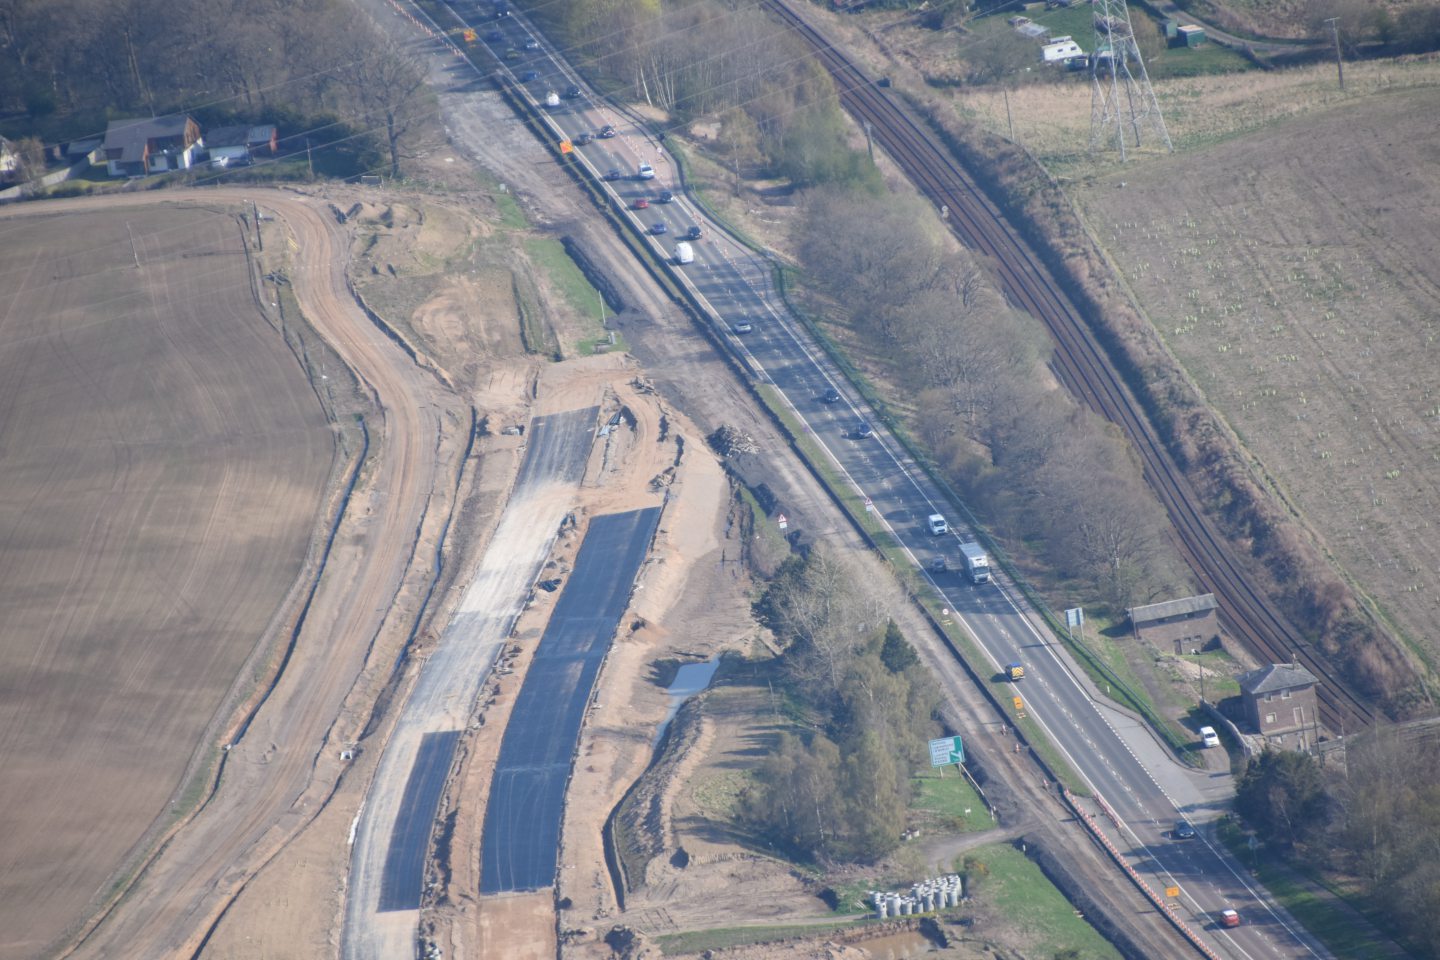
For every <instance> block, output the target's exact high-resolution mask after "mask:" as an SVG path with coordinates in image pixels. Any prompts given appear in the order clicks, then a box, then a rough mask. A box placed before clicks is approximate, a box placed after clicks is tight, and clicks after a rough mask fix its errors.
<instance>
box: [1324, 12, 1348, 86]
mask: <svg viewBox="0 0 1440 960" xmlns="http://www.w3.org/2000/svg"><path fill="white" fill-rule="evenodd" d="M1325 22H1326V23H1328V24H1330V36H1331V37H1333V38H1334V40H1335V71H1336V72H1337V73H1338V74H1339V75H1340V92H1341V93H1344V92H1345V61H1344V60H1342V59H1340V18H1339V17H1331V18H1330V19H1328V20H1326V21H1325Z"/></svg>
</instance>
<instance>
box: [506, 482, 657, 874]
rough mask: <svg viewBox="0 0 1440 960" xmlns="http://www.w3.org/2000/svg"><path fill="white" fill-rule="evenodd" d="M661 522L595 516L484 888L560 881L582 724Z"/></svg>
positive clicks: (551, 633)
mask: <svg viewBox="0 0 1440 960" xmlns="http://www.w3.org/2000/svg"><path fill="white" fill-rule="evenodd" d="M659 521H660V508H659V507H646V508H645V509H643V510H631V511H629V512H628V513H612V514H607V515H605V516H601V517H596V518H595V519H594V520H592V521H591V522H590V529H589V531H588V532H587V533H586V535H585V542H584V544H582V545H581V547H580V554H579V556H578V557H577V558H576V560H575V570H574V572H573V573H572V574H571V575H570V580H569V582H568V583H567V584H566V585H565V591H564V593H563V594H561V596H560V600H559V602H558V603H556V605H555V612H554V613H552V614H551V616H550V622H549V624H548V625H547V626H546V628H545V634H544V636H542V637H541V638H540V644H539V646H538V647H537V648H536V651H535V659H534V661H533V662H532V663H531V664H530V670H529V672H528V673H527V674H526V676H525V685H524V686H523V687H521V688H520V694H519V696H518V697H517V698H516V700H515V709H514V711H513V712H512V713H511V715H510V723H509V724H508V725H507V726H506V728H505V739H504V740H503V741H502V743H501V745H500V761H499V763H498V764H497V765H496V768H495V775H494V777H493V778H492V780H491V785H490V802H489V804H488V806H487V807H486V809H485V832H484V837H483V840H482V842H481V853H480V892H481V893H482V894H492V893H506V892H511V891H518V890H536V889H539V888H541V887H548V886H550V885H552V884H554V882H555V863H556V856H557V853H558V850H559V844H560V820H561V816H562V814H563V810H564V802H565V784H566V782H567V780H568V779H569V776H570V761H571V757H572V755H573V754H574V752H575V743H576V741H577V739H578V737H579V735H580V723H581V721H582V720H583V719H584V716H585V706H586V704H587V703H588V702H589V700H590V691H591V689H592V688H593V686H594V684H595V677H596V675H597V674H598V673H599V672H600V665H601V663H603V662H604V660H605V654H606V652H607V651H608V650H609V648H610V639H611V638H612V637H613V636H614V635H615V629H616V627H618V626H619V624H620V617H621V615H622V614H624V612H625V607H626V606H627V605H628V604H629V601H630V586H631V584H632V583H633V582H634V580H635V575H636V573H637V572H638V571H639V569H640V563H641V561H643V560H644V559H645V554H646V551H647V550H648V549H649V547H650V540H651V538H652V537H653V536H654V534H655V527H656V525H657V524H658V523H659Z"/></svg>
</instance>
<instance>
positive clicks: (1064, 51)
mask: <svg viewBox="0 0 1440 960" xmlns="http://www.w3.org/2000/svg"><path fill="white" fill-rule="evenodd" d="M1084 55H1085V51H1084V50H1081V49H1080V44H1078V43H1076V42H1075V40H1074V38H1073V37H1051V38H1050V41H1049V42H1048V43H1046V44H1045V45H1044V46H1043V47H1041V48H1040V58H1041V59H1042V60H1044V61H1045V62H1046V63H1060V62H1062V61H1065V60H1069V59H1070V58H1071V57H1081V56H1084Z"/></svg>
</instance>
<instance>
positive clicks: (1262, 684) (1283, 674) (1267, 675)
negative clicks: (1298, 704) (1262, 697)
mask: <svg viewBox="0 0 1440 960" xmlns="http://www.w3.org/2000/svg"><path fill="white" fill-rule="evenodd" d="M1239 681H1240V689H1241V690H1242V691H1244V692H1245V693H1249V694H1252V695H1253V694H1260V693H1275V692H1276V691H1279V690H1294V689H1295V688H1296V687H1309V686H1314V685H1315V684H1317V683H1319V682H1320V681H1319V680H1317V679H1315V675H1314V674H1313V673H1311V672H1310V671H1309V670H1306V669H1305V668H1304V667H1302V666H1299V665H1295V666H1292V665H1290V664H1288V663H1272V664H1270V665H1268V666H1264V667H1261V668H1260V669H1259V670H1251V671H1250V672H1249V673H1242V674H1241V675H1240V677H1239Z"/></svg>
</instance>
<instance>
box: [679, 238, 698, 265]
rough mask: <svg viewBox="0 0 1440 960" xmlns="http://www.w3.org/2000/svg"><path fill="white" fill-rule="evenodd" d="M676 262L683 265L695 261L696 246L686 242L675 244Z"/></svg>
mask: <svg viewBox="0 0 1440 960" xmlns="http://www.w3.org/2000/svg"><path fill="white" fill-rule="evenodd" d="M675 262H676V263H678V264H680V265H681V266H683V265H685V264H687V263H694V262H695V248H694V247H692V246H690V244H688V243H685V242H683V241H682V242H680V243H677V244H675Z"/></svg>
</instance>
